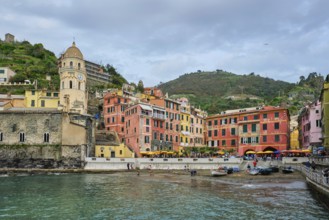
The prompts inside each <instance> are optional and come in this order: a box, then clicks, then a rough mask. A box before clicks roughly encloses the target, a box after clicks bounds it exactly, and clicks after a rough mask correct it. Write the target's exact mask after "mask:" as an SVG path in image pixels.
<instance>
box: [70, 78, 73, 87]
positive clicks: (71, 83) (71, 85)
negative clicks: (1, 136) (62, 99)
mask: <svg viewBox="0 0 329 220" xmlns="http://www.w3.org/2000/svg"><path fill="white" fill-rule="evenodd" d="M72 88H73V82H72V80H70V89H72Z"/></svg>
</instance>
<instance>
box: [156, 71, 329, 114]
mask: <svg viewBox="0 0 329 220" xmlns="http://www.w3.org/2000/svg"><path fill="white" fill-rule="evenodd" d="M312 74H313V75H312V77H313V78H314V77H315V78H316V79H317V81H316V82H317V83H313V84H311V86H310V85H308V83H307V80H308V78H307V79H305V77H303V78H302V79H301V82H303V85H299V84H298V86H299V88H302V90H304V89H306V90H309V89H311V92H308V93H311V94H312V96H310V97H309V99H308V100H303V101H311V100H312V99H313V98H315V96H317V95H318V94H319V93H317V92H314V90H316V89H318V88H319V87H318V86H319V85H320V84H321V83H322V82H323V81H322V80H323V77H322V76H321V75H317V73H312ZM310 75H311V74H310ZM312 77H311V78H312ZM313 78H312V79H313ZM318 78H319V79H318ZM305 82H306V83H305ZM315 84H316V85H315ZM296 86H297V84H294V83H288V82H284V81H281V80H273V79H270V78H268V77H262V76H259V75H255V74H254V73H250V74H248V75H237V74H234V73H230V72H226V71H222V70H216V71H213V72H206V71H198V72H194V73H189V74H184V75H182V76H180V77H179V78H177V79H175V80H172V81H169V82H166V83H162V84H160V85H159V86H158V87H159V88H160V89H161V90H162V91H163V92H164V93H168V94H169V95H170V96H172V97H174V98H175V97H181V96H186V97H187V98H189V99H190V101H191V103H192V104H193V105H195V106H200V107H201V108H203V109H205V110H207V111H208V112H209V113H210V114H216V113H219V112H221V111H224V110H228V109H236V108H245V107H252V106H257V105H265V104H269V105H286V106H287V107H289V106H290V105H291V107H294V108H293V109H292V113H296V111H298V108H300V107H301V106H302V105H303V103H299V101H298V100H297V101H296V100H293V99H289V94H290V92H291V91H294V89H295V88H296ZM315 93H316V94H315ZM278 97H279V98H278ZM291 101H293V103H291ZM293 104H294V105H298V106H292V105H293ZM299 105H301V106H299Z"/></svg>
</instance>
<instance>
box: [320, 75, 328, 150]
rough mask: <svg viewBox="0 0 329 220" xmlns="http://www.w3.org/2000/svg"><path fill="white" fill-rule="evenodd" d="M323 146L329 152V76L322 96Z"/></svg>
mask: <svg viewBox="0 0 329 220" xmlns="http://www.w3.org/2000/svg"><path fill="white" fill-rule="evenodd" d="M320 102H321V112H322V117H321V122H322V138H323V141H322V143H323V146H324V147H325V150H326V151H329V107H328V105H329V75H327V77H326V79H325V81H324V84H323V88H322V91H321V95H320Z"/></svg>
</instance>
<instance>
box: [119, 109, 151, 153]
mask: <svg viewBox="0 0 329 220" xmlns="http://www.w3.org/2000/svg"><path fill="white" fill-rule="evenodd" d="M152 116H153V109H152V106H151V105H148V104H146V103H143V104H136V105H132V106H130V107H128V108H127V109H126V110H125V142H126V145H127V146H129V147H130V148H131V149H132V150H133V151H134V152H135V154H136V155H137V156H141V154H140V152H142V151H150V150H151V139H152V131H151V123H152Z"/></svg>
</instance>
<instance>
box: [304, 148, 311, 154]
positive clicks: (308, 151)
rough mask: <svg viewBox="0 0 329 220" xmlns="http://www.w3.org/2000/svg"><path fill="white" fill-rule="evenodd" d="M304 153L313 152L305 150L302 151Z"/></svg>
mask: <svg viewBox="0 0 329 220" xmlns="http://www.w3.org/2000/svg"><path fill="white" fill-rule="evenodd" d="M302 152H303V153H311V150H309V149H304V150H302Z"/></svg>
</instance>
